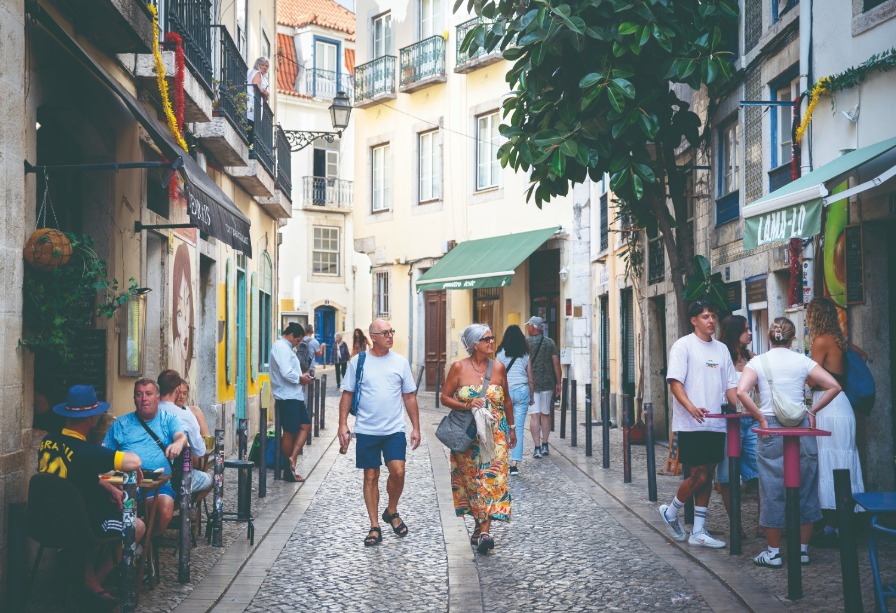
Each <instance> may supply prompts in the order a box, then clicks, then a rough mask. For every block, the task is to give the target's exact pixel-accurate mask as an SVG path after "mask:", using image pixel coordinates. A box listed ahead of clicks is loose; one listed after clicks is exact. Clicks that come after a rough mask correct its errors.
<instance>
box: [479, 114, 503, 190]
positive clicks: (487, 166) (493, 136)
mask: <svg viewBox="0 0 896 613" xmlns="http://www.w3.org/2000/svg"><path fill="white" fill-rule="evenodd" d="M500 123H501V122H500V121H499V120H498V112H497V111H495V112H494V113H489V114H488V115H480V116H479V117H477V118H476V189H477V190H483V189H490V188H492V187H498V181H499V177H500V171H501V163H500V162H499V161H498V148H499V147H500V146H501V135H500V134H499V133H498V126H499V125H500Z"/></svg>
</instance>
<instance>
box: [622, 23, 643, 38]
mask: <svg viewBox="0 0 896 613" xmlns="http://www.w3.org/2000/svg"><path fill="white" fill-rule="evenodd" d="M639 27H640V26H639V25H638V24H636V23H635V22H634V21H623V22H622V23H621V24H619V35H620V36H628V35H630V34H635V33H637V31H638V28H639Z"/></svg>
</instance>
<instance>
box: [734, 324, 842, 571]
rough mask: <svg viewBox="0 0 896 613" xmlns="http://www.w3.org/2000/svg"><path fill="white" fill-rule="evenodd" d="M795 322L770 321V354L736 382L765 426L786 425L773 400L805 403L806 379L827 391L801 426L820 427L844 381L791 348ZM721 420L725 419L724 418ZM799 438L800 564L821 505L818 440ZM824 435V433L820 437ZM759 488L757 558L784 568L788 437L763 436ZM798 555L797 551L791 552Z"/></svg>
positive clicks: (805, 561)
mask: <svg viewBox="0 0 896 613" xmlns="http://www.w3.org/2000/svg"><path fill="white" fill-rule="evenodd" d="M795 336H796V327H795V326H794V325H793V322H792V321H790V320H789V319H787V318H786V317H778V318H777V319H775V321H774V322H773V323H772V325H771V326H769V331H768V340H769V344H770V346H771V349H769V350H768V351H767V352H766V353H764V354H762V355H760V356H757V357H755V358H753V359H752V360H750V361H749V362H748V363H747V365H746V367H744V372H743V375H742V376H741V379H740V382H739V383H738V384H737V397H738V399H739V400H740V401H741V402H742V403H743V405H744V407H745V408H746V409H747V411H748V412H749V413H750V415H752V416H753V418H754V419H756V421H758V422H759V427H760V428H781V427H783V426H782V425H781V424H780V423H779V421H778V419H777V418H776V417H775V415H776V414H775V408H774V406H773V405H774V404H775V403H778V404H779V408H782V407H781V406H780V405H781V403H789V404H791V405H793V406H800V405H802V406H805V405H804V404H803V403H804V400H803V388H804V386H805V384H806V383H808V384H809V385H810V386H817V387H818V388H819V389H821V390H822V393H821V394H820V395H818V396H817V398H816V399H815V401H814V402H813V403H812V406H811V408H810V409H809V410H808V412H807V413H806V415H805V417H803V419H802V422H801V423H799V424H797V427H801V428H814V427H816V414H817V413H819V411H821V410H822V409H824V410H828V409H826V408H825V407H827V406H828V405H829V403H830V402H831V401H832V400H833V399H834V398H835V397H836V396H837V394H839V393H840V384H838V383H837V381H836V380H834V378H833V377H832V376H831V375H830V374H828V372H827V371H825V369H824V368H822V367H821V366H819V365H818V364H817V363H815V362H814V361H813V360H811V359H809V358H807V357H806V356H804V355H803V354H802V353H799V352H796V351H791V350H790V345H791V344H792V343H793V338H794V337H795ZM757 383H758V385H759V405H760V406H758V407H757V406H756V403H755V402H754V401H753V397H752V393H751V392H752V391H753V388H754V387H755V386H756V385H757ZM720 421H721V420H720ZM799 438H800V563H802V564H808V563H809V538H810V537H811V536H812V524H813V522H816V521H818V520H819V519H821V509H820V508H819V506H818V443H817V439H816V437H814V436H801V437H799ZM818 438H823V437H818ZM758 460H759V487H760V490H761V496H762V507H761V509H760V510H759V524H760V525H761V526H763V527H764V528H765V538H766V542H767V548H766V550H765V551H762V552H760V553H759V555H757V556H756V557H755V558H753V563H754V564H756V565H757V566H765V567H768V568H781V567H782V566H783V560H782V559H781V550H780V548H781V532H782V530H783V528H784V508H785V500H786V494H787V490H786V488H785V487H784V437H783V436H762V437H760V438H759V450H758ZM787 554H788V555H796V552H789V551H788V552H787Z"/></svg>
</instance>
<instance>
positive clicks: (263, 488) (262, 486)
mask: <svg viewBox="0 0 896 613" xmlns="http://www.w3.org/2000/svg"><path fill="white" fill-rule="evenodd" d="M258 423H259V425H260V427H261V428H262V429H261V431H260V432H259V436H258V497H259V498H264V497H265V496H267V495H268V408H267V407H261V408H260V409H258Z"/></svg>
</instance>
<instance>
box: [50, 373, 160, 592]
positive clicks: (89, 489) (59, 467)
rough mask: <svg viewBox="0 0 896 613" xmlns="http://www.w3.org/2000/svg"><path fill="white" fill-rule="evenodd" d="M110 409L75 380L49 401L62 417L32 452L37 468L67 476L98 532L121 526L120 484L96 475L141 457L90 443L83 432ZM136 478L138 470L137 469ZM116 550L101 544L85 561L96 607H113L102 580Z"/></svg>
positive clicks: (135, 465)
mask: <svg viewBox="0 0 896 613" xmlns="http://www.w3.org/2000/svg"><path fill="white" fill-rule="evenodd" d="M108 410H109V403H108V402H100V401H98V400H97V397H96V391H95V390H94V388H93V386H92V385H75V386H73V387H72V388H71V389H69V391H68V396H67V397H66V400H65V402H62V403H60V404H57V405H55V406H54V407H53V413H55V414H57V415H60V416H61V417H62V418H64V419H65V426H64V427H63V428H62V430H61V432H56V433H50V434H48V435H47V436H46V437H45V438H44V440H43V441H42V442H41V444H40V448H39V449H38V452H37V462H38V467H37V469H38V472H41V473H47V474H51V475H56V476H57V477H59V478H60V479H66V480H68V481H71V482H72V483H73V484H74V485H75V486H77V488H78V490H79V491H80V492H81V496H82V497H83V499H84V506H85V507H86V508H87V514H88V516H89V517H90V522H91V523H92V524H93V528H94V530H95V531H96V533H97V534H98V535H102V534H110V535H111V534H112V533H115V532H119V533H120V532H121V531H122V530H123V529H124V525H123V523H122V509H123V504H122V490H121V489H120V488H118V487H116V486H114V485H111V484H110V483H107V482H106V481H105V480H103V479H101V478H100V474H101V473H105V472H108V471H111V470H118V471H125V472H130V471H134V470H136V471H139V470H140V465H141V462H140V457H139V456H138V455H137V454H135V453H131V452H128V451H113V450H111V449H106V448H105V447H103V446H101V445H97V444H95V443H89V442H88V441H87V436H88V434H89V433H90V430H91V429H92V428H93V427H94V426H96V423H97V421H98V420H99V418H100V415H101V414H103V413H105V412H106V411H108ZM138 478H140V475H139V474H138ZM134 528H135V530H136V538H137V540H138V541H139V539H141V538H142V537H143V532H144V526H143V522H142V521H141V520H140V519H136V520H135V523H134ZM114 562H115V552H113V551H111V550H109V549H107V548H100V549H98V550H97V551H95V552H94V553H93V555H92V559H89V560H88V561H87V563H86V564H85V566H84V585H85V596H86V598H88V599H89V600H90V603H88V604H92V605H94V606H96V607H106V606H108V607H113V606H115V605H116V604H118V600H117V599H116V598H114V597H113V596H112V595H110V594H109V593H108V592H107V591H106V590H105V589H104V588H103V580H105V578H106V576H107V575H108V574H109V572H110V571H111V570H112V566H113V564H114Z"/></svg>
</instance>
